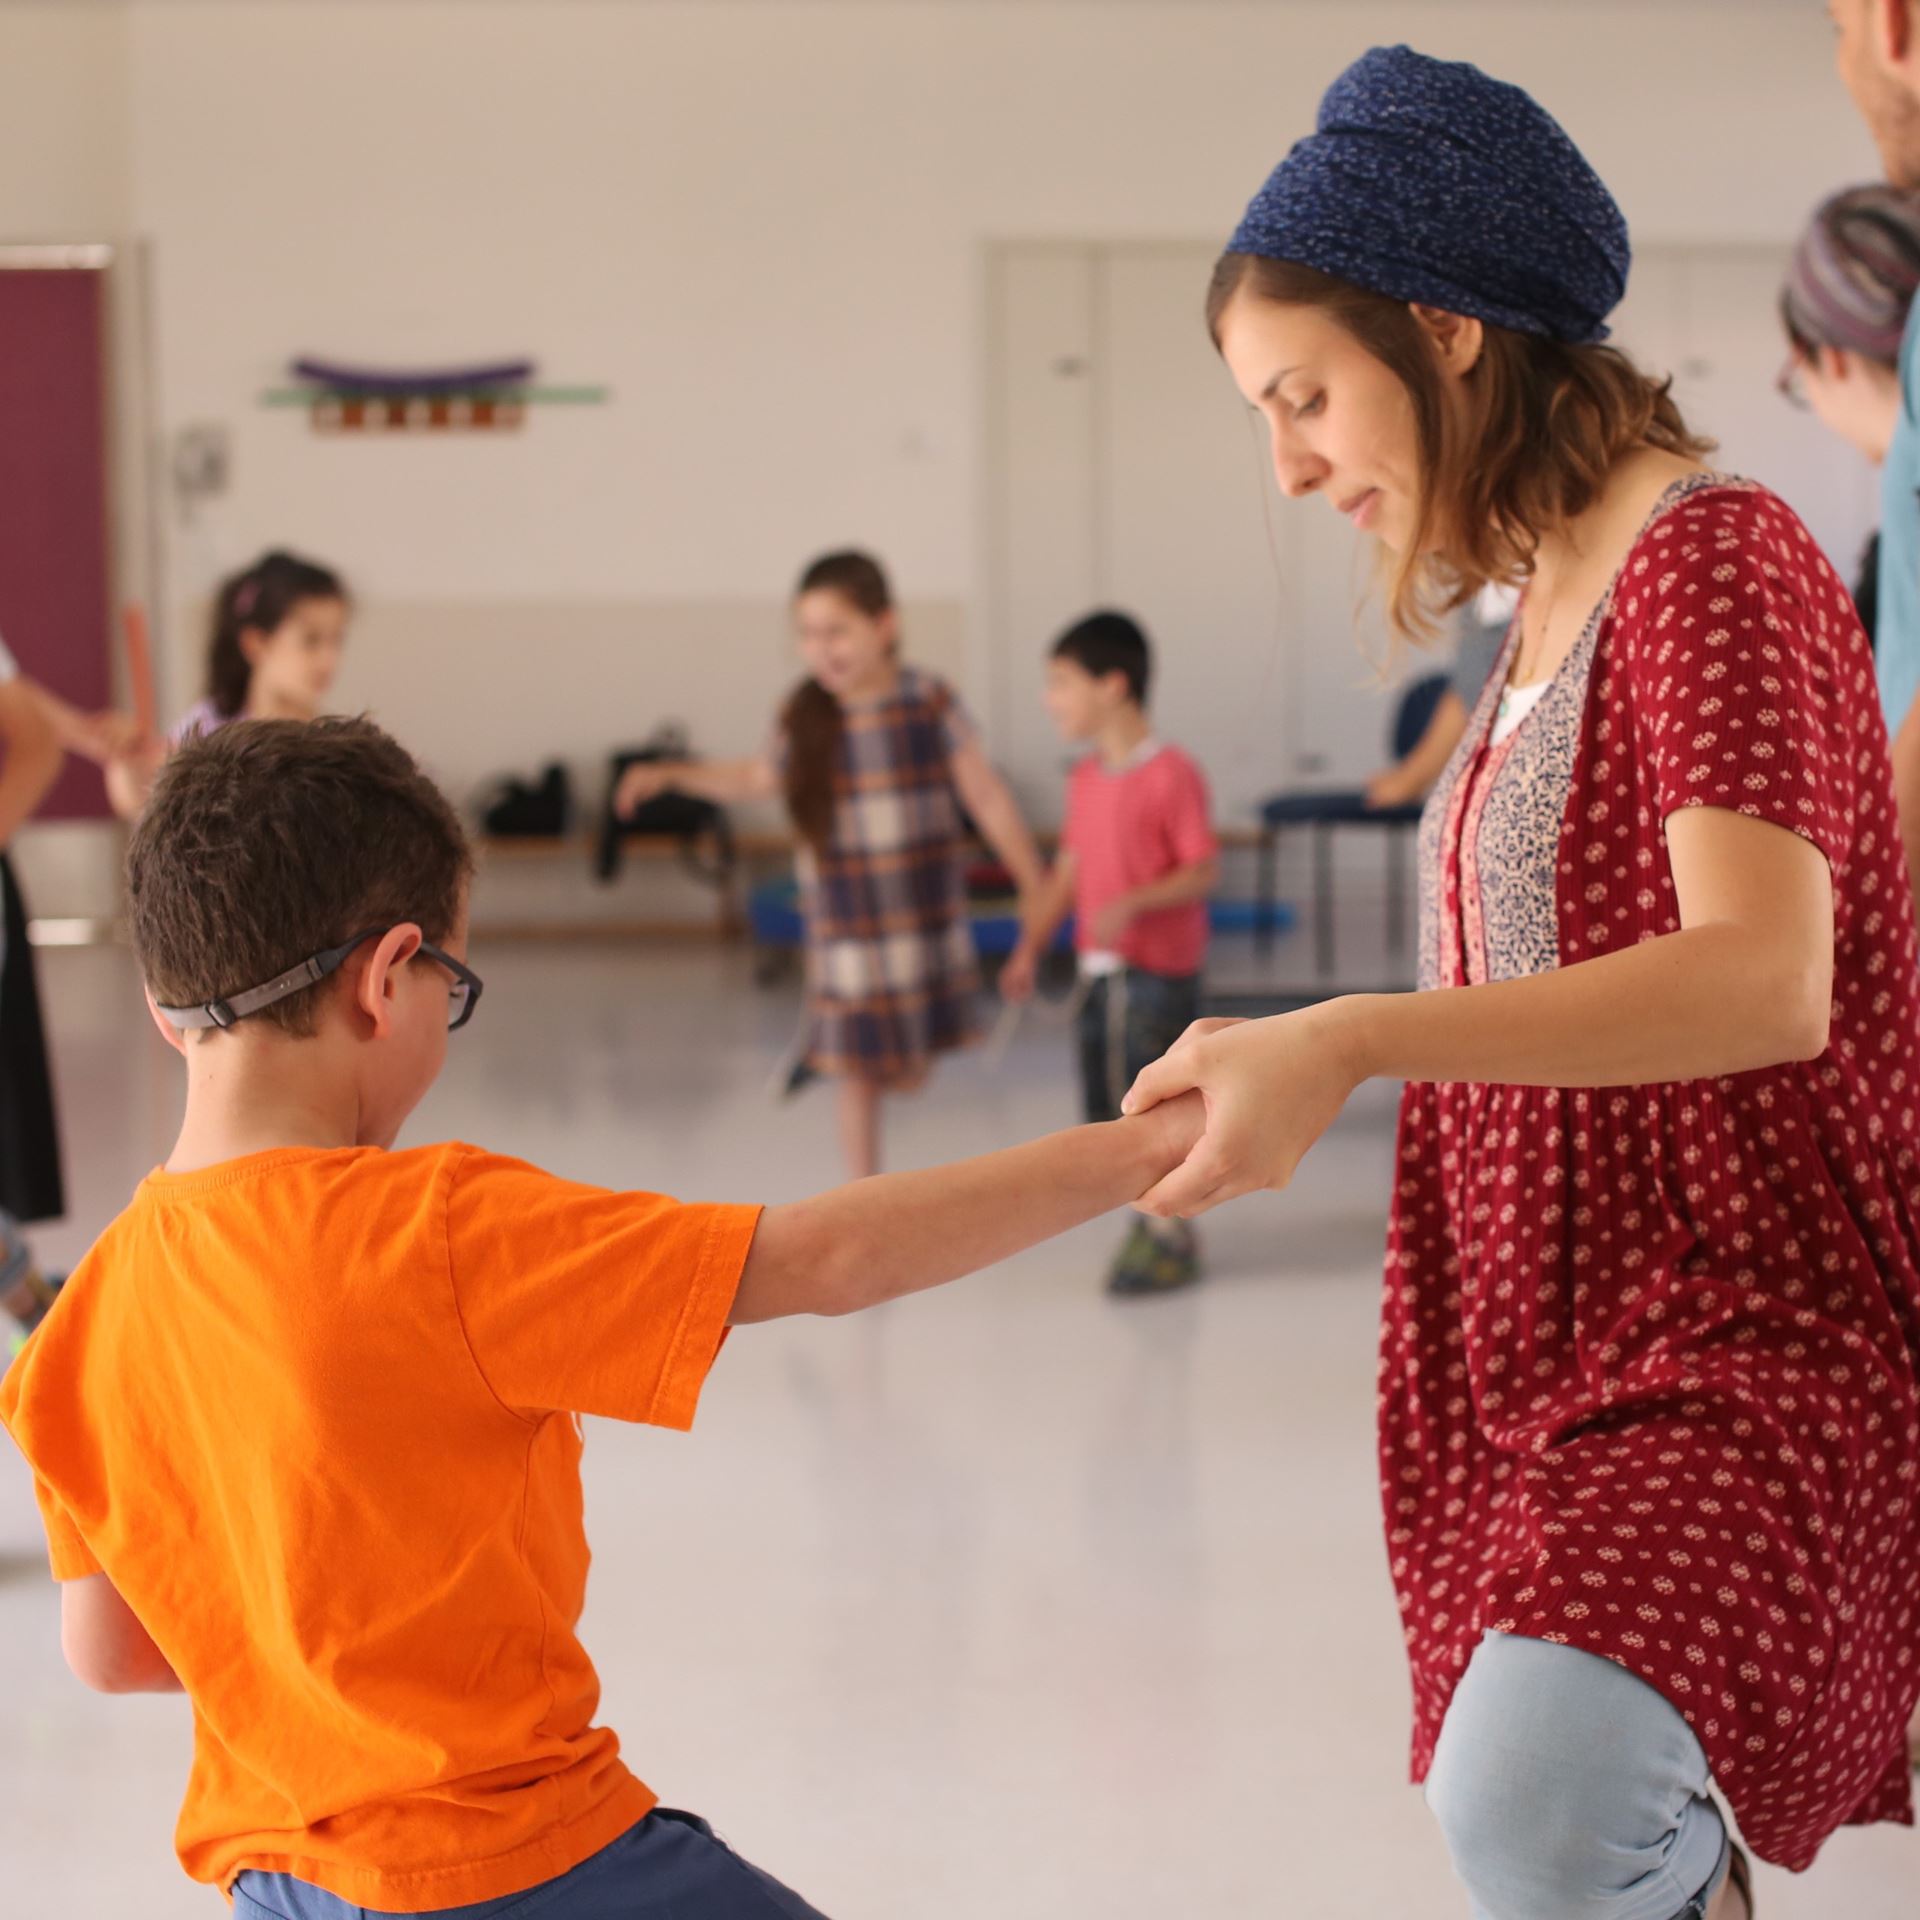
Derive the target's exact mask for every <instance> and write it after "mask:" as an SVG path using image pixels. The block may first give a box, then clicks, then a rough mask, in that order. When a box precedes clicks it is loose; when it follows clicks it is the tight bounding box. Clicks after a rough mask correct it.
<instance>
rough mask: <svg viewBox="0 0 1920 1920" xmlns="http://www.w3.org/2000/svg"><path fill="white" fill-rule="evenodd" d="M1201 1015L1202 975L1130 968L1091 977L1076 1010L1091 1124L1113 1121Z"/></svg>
mask: <svg viewBox="0 0 1920 1920" xmlns="http://www.w3.org/2000/svg"><path fill="white" fill-rule="evenodd" d="M1199 1017H1200V976H1199V975H1198V974H1197V973H1189V974H1185V975H1183V976H1181V977H1179V978H1175V977H1173V976H1171V975H1169V974H1164V973H1146V972H1143V971H1141V970H1140V969H1139V968H1137V967H1128V968H1127V969H1126V970H1125V971H1124V972H1121V973H1107V974H1102V975H1100V976H1099V977H1098V978H1097V979H1095V980H1094V981H1093V982H1092V983H1091V985H1090V988H1089V991H1088V993H1087V999H1086V1004H1085V1005H1084V1006H1083V1007H1082V1008H1081V1009H1080V1084H1081V1086H1082V1088H1083V1090H1084V1091H1085V1095H1086V1102H1087V1118H1088V1119H1089V1120H1117V1119H1119V1117H1120V1102H1121V1101H1122V1100H1124V1099H1125V1098H1126V1097H1127V1089H1128V1088H1129V1087H1130V1086H1132V1085H1133V1082H1134V1077H1135V1076H1136V1075H1137V1074H1138V1073H1139V1072H1140V1070H1141V1068H1142V1067H1150V1066H1151V1065H1152V1064H1153V1063H1154V1061H1156V1060H1158V1059H1159V1058H1160V1056H1161V1055H1162V1054H1163V1053H1165V1052H1166V1050H1167V1049H1168V1048H1169V1047H1170V1046H1172V1045H1173V1043H1174V1042H1175V1041H1176V1040H1178V1039H1179V1038H1180V1036H1181V1035H1182V1034H1183V1033H1185V1032H1186V1030H1187V1029H1188V1027H1190V1026H1191V1025H1192V1024H1193V1023H1194V1021H1196V1020H1197V1019H1199Z"/></svg>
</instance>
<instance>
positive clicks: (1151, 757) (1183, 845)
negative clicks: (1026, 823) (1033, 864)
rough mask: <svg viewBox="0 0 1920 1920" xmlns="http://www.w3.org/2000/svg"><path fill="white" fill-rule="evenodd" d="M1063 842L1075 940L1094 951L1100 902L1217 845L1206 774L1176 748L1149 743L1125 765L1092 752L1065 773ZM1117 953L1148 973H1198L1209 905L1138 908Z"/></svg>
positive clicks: (1209, 854) (1190, 862)
mask: <svg viewBox="0 0 1920 1920" xmlns="http://www.w3.org/2000/svg"><path fill="white" fill-rule="evenodd" d="M1060 845H1061V847H1062V849H1063V850H1064V851H1067V852H1070V853H1071V854H1072V855H1073V858H1074V890H1073V911H1074V916H1075V935H1074V944H1075V945H1076V946H1077V947H1078V948H1079V950H1080V951H1081V952H1082V953H1092V952H1094V951H1095V950H1096V948H1097V945H1098V943H1097V942H1096V941H1095V940H1094V938H1093V931H1092V930H1093V921H1094V916H1095V915H1096V914H1098V913H1099V911H1100V909H1101V908H1102V907H1104V906H1107V905H1108V904H1110V903H1111V902H1112V901H1114V900H1117V899H1118V898H1119V897H1120V896H1121V895H1122V894H1125V893H1131V892H1132V891H1133V890H1134V888H1136V887H1144V886H1147V885H1149V884H1151V883H1152V882H1153V881H1155V880H1164V879H1165V878H1166V877H1167V875H1168V874H1170V873H1173V872H1175V871H1177V870H1178V869H1179V868H1181V867H1191V866H1194V865H1196V864H1198V863H1199V862H1200V861H1202V860H1211V859H1212V858H1213V857H1214V855H1215V854H1216V853H1218V852H1219V850H1220V843H1219V842H1218V841H1217V840H1216V839H1215V838H1214V834H1213V822H1212V819H1211V816H1210V809H1209V807H1208V802H1207V780H1206V775H1205V774H1203V773H1202V772H1201V771H1200V769H1199V768H1198V767H1197V766H1195V765H1194V763H1193V762H1192V760H1190V759H1189V758H1188V757H1187V756H1186V755H1185V754H1184V753H1182V752H1181V751H1180V749H1179V748H1178V747H1160V748H1158V749H1157V750H1156V749H1152V748H1149V750H1148V752H1147V753H1146V754H1145V755H1144V756H1143V757H1140V758H1137V759H1136V760H1135V761H1134V762H1133V763H1132V764H1131V765H1129V766H1126V767H1123V768H1121V769H1120V770H1119V771H1118V772H1114V771H1111V770H1110V769H1109V768H1108V767H1107V765H1106V763H1105V762H1104V761H1103V760H1102V759H1101V757H1100V755H1099V754H1098V753H1090V754H1088V756H1087V757H1086V758H1085V759H1084V760H1082V761H1081V762H1080V764H1079V765H1078V766H1077V767H1075V768H1074V770H1073V773H1072V775H1071V776H1070V777H1069V779H1068V781H1067V824H1066V828H1065V830H1064V831H1063V833H1062V834H1061V836H1060ZM1114 951H1117V952H1118V953H1119V955H1120V957H1121V959H1122V960H1124V961H1125V962H1126V964H1127V965H1128V966H1130V967H1139V968H1140V969H1142V970H1143V971H1144V972H1147V973H1164V974H1171V975H1173V976H1175V977H1179V976H1181V975H1185V974H1190V973H1198V972H1199V971H1200V969H1201V967H1202V966H1203V965H1204V964H1205V962H1206V958H1207V903H1206V902H1205V901H1204V900H1189V901H1187V902H1186V903H1185V904H1184V905H1183V906H1178V907H1161V908H1158V909H1156V910H1155V911H1154V912H1152V913H1142V914H1136V915H1135V916H1134V918H1133V920H1132V921H1131V923H1130V924H1129V925H1128V927H1127V930H1126V932H1125V933H1124V934H1122V935H1121V937H1120V940H1119V942H1118V944H1117V947H1116V948H1115V949H1114Z"/></svg>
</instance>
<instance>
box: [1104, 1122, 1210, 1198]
mask: <svg viewBox="0 0 1920 1920" xmlns="http://www.w3.org/2000/svg"><path fill="white" fill-rule="evenodd" d="M1120 1124H1121V1125H1122V1126H1125V1127H1142V1128H1155V1129H1157V1130H1158V1138H1157V1139H1156V1141H1155V1145H1154V1151H1153V1154H1152V1156H1151V1158H1152V1161H1153V1164H1155V1165H1156V1166H1157V1167H1158V1168H1159V1169H1160V1184H1162V1185H1164V1184H1165V1181H1166V1179H1167V1178H1168V1177H1170V1176H1171V1175H1172V1174H1173V1173H1175V1172H1177V1171H1178V1169H1179V1168H1180V1166H1181V1164H1182V1162H1184V1161H1185V1160H1186V1159H1187V1157H1188V1156H1189V1155H1190V1154H1191V1153H1192V1152H1193V1150H1194V1148H1195V1147H1197V1146H1198V1145H1199V1144H1200V1139H1201V1136H1202V1135H1203V1134H1204V1133H1205V1132H1206V1126H1207V1109H1206V1103H1205V1102H1204V1101H1203V1100H1202V1099H1201V1098H1200V1096H1199V1095H1198V1094H1197V1093H1176V1094H1174V1095H1172V1096H1171V1097H1170V1098H1168V1099H1166V1100H1163V1101H1161V1103H1160V1104H1159V1105H1158V1106H1156V1107H1153V1108H1151V1109H1149V1110H1148V1111H1147V1112H1145V1113H1140V1114H1136V1115H1134V1116H1132V1117H1131V1118H1129V1119H1126V1120H1123V1121H1122V1122H1121V1123H1120ZM1135 1204H1136V1205H1139V1204H1140V1202H1138V1201H1136V1202H1135ZM1143 1210H1144V1209H1143Z"/></svg>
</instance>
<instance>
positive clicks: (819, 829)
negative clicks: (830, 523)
mask: <svg viewBox="0 0 1920 1920" xmlns="http://www.w3.org/2000/svg"><path fill="white" fill-rule="evenodd" d="M806 593H837V594H838V595H839V596H840V597H841V599H843V600H844V601H846V602H847V604H848V605H849V606H851V607H854V608H856V609H858V611H860V612H861V613H864V614H865V615H866V616H867V618H868V619H869V620H878V619H879V618H880V617H881V615H882V614H885V613H891V612H892V611H893V592H892V590H891V589H890V588H889V587H888V585H887V576H886V574H885V573H884V572H883V571H882V570H881V567H880V563H879V561H877V560H875V559H873V558H871V557H870V556H869V555H867V554H864V553H854V552H846V553H824V554H822V555H821V556H820V558H819V559H818V560H816V561H814V563H813V564H812V565H811V566H810V567H808V568H807V570H806V572H805V573H803V574H802V575H801V576H800V584H799V585H798V586H797V587H795V588H794V590H793V597H794V598H795V599H796V600H797V599H799V598H800V596H801V595H802V594H806ZM780 723H781V726H782V728H783V729H784V730H785V732H786V736H787V781H786V787H787V812H788V814H789V815H790V816H791V817H792V820H793V824H794V827H795V829H796V830H797V831H798V833H799V835H800V837H801V839H803V840H804V841H806V843H807V844H808V845H809V846H811V847H812V848H813V849H814V850H815V851H816V852H818V853H824V852H825V851H826V850H827V843H828V841H829V840H831V839H832V837H833V808H834V778H833V776H834V770H835V767H836V766H837V764H838V762H839V758H840V728H841V718H840V702H839V701H838V700H836V699H835V698H834V696H833V695H832V694H831V693H830V692H828V690H827V689H826V688H825V687H823V686H822V685H821V684H820V682H819V681H818V680H813V679H807V680H803V681H801V683H800V684H799V686H797V687H796V688H795V689H794V690H793V692H792V694H791V695H790V696H789V697H788V700H787V705H786V710H785V712H784V713H782V715H781V716H780Z"/></svg>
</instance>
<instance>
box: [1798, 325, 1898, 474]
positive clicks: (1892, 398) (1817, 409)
mask: <svg viewBox="0 0 1920 1920" xmlns="http://www.w3.org/2000/svg"><path fill="white" fill-rule="evenodd" d="M1790 378H1791V384H1792V387H1793V388H1794V389H1797V390H1798V392H1799V394H1800V396H1801V397H1802V398H1803V399H1804V400H1805V401H1806V403H1807V405H1808V406H1809V407H1810V408H1811V409H1812V410H1813V412H1814V414H1815V415H1816V417H1817V418H1818V419H1819V421H1820V424H1821V425H1822V426H1823V427H1826V428H1827V429H1828V430H1829V431H1831V432H1833V433H1837V434H1838V435H1839V436H1840V438H1841V439H1842V440H1845V441H1846V442H1847V443H1848V444H1849V445H1851V446H1853V447H1857V448H1858V449H1859V451H1860V452H1862V453H1864V454H1865V455H1866V456H1867V458H1868V459H1869V460H1871V461H1872V462H1873V464H1874V465H1875V466H1879V465H1880V463H1881V462H1882V461H1884V460H1885V459H1886V457H1887V449H1888V448H1889V447H1890V446H1892V444H1893V430H1894V428H1895V426H1896V425H1898V424H1899V418H1900V376H1899V374H1898V373H1896V372H1895V371H1894V369H1893V368H1892V367H1884V366H1882V365H1880V363H1879V362H1878V361H1875V360H1868V359H1865V358H1863V357H1862V356H1861V355H1860V354H1857V353H1849V352H1847V351H1846V350H1845V349H1844V348H1837V347H1816V348H1815V349H1814V350H1813V352H1811V353H1801V352H1799V351H1798V350H1797V349H1796V350H1795V352H1794V355H1793V364H1792V367H1791V369H1790Z"/></svg>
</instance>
